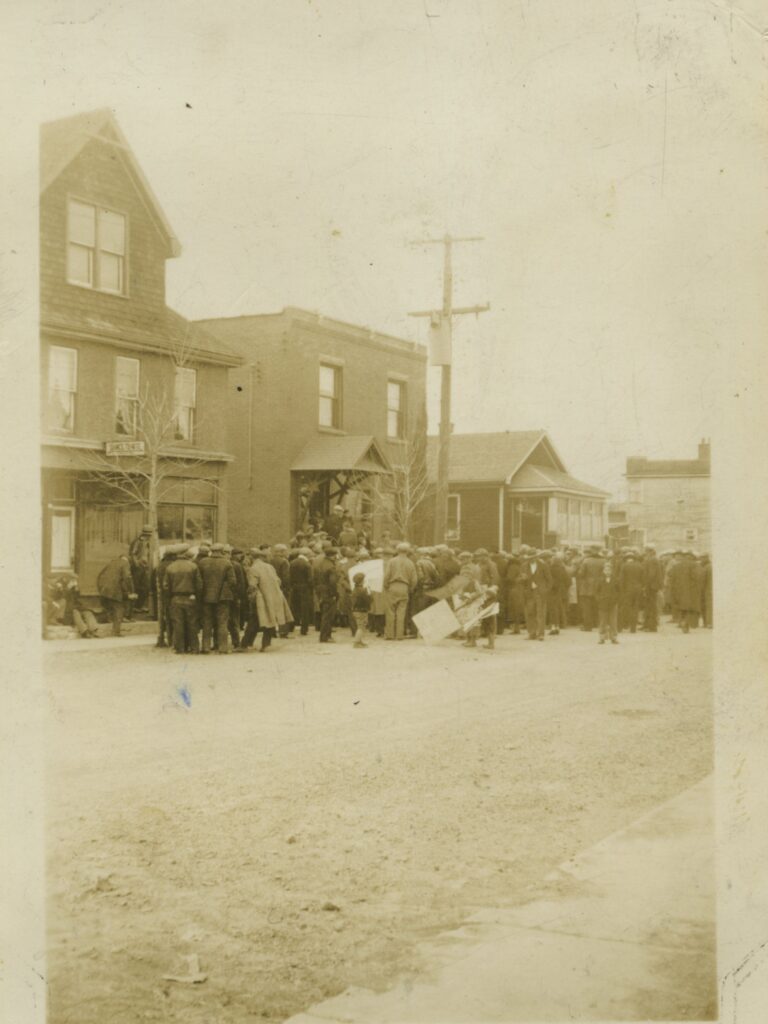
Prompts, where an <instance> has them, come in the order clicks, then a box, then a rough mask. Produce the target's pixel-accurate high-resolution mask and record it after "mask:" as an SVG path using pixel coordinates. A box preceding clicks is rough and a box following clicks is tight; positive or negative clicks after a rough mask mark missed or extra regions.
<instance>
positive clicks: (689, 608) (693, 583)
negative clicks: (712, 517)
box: [669, 554, 701, 633]
mask: <svg viewBox="0 0 768 1024" xmlns="http://www.w3.org/2000/svg"><path fill="white" fill-rule="evenodd" d="M669 584H670V594H671V600H672V607H673V609H675V610H676V611H677V616H678V618H677V621H678V625H679V626H680V628H681V629H682V631H683V632H684V633H687V632H688V631H689V630H690V628H691V625H695V624H696V622H698V617H699V611H700V602H701V579H700V577H699V573H698V571H697V567H696V566H695V559H694V557H693V554H686V555H681V556H680V557H678V558H676V559H675V561H674V562H673V563H672V566H671V568H670V570H669ZM694 617H695V621H694Z"/></svg>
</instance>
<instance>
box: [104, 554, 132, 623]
mask: <svg viewBox="0 0 768 1024" xmlns="http://www.w3.org/2000/svg"><path fill="white" fill-rule="evenodd" d="M96 586H97V588H98V591H99V597H100V598H101V603H102V605H103V606H104V611H105V612H106V613H107V615H108V616H109V620H110V622H111V623H112V636H120V628H121V626H122V624H123V616H124V615H125V606H126V603H127V602H129V601H135V600H136V594H135V592H134V589H133V577H132V576H131V565H130V561H129V559H128V555H118V557H117V558H113V559H112V561H111V562H108V563H107V564H106V565H105V566H104V568H103V569H102V570H101V572H100V573H99V578H98V580H97V583H96Z"/></svg>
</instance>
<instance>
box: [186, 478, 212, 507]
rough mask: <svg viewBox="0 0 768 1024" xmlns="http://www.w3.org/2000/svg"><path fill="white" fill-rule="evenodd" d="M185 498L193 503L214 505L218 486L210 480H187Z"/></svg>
mask: <svg viewBox="0 0 768 1024" xmlns="http://www.w3.org/2000/svg"><path fill="white" fill-rule="evenodd" d="M184 500H185V501H188V502H189V503H190V504H191V505H194V504H200V505H213V504H215V502H216V488H215V486H214V485H213V483H211V481H210V480H194V479H190V480H186V481H185V482H184Z"/></svg>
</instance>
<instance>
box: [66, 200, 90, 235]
mask: <svg viewBox="0 0 768 1024" xmlns="http://www.w3.org/2000/svg"><path fill="white" fill-rule="evenodd" d="M69 240H70V242H79V243H80V244H81V245H90V246H93V245H95V244H96V208H95V207H93V206H87V205H86V204H85V203H78V202H76V201H75V200H74V199H72V200H70V203H69Z"/></svg>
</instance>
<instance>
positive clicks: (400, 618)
mask: <svg viewBox="0 0 768 1024" xmlns="http://www.w3.org/2000/svg"><path fill="white" fill-rule="evenodd" d="M410 550H411V546H410V544H407V543H405V541H401V542H400V543H399V544H398V545H397V553H396V554H395V555H394V557H393V558H391V559H390V560H389V562H388V563H387V566H386V568H385V570H384V594H385V595H386V610H385V613H384V621H385V626H384V639H385V640H404V639H405V613H406V612H407V610H408V598H409V596H410V595H411V593H412V592H413V591H414V590H415V589H416V584H417V583H418V576H417V573H416V566H415V565H414V564H413V562H412V561H411V559H410V558H409V557H408V552H409V551H410Z"/></svg>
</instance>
